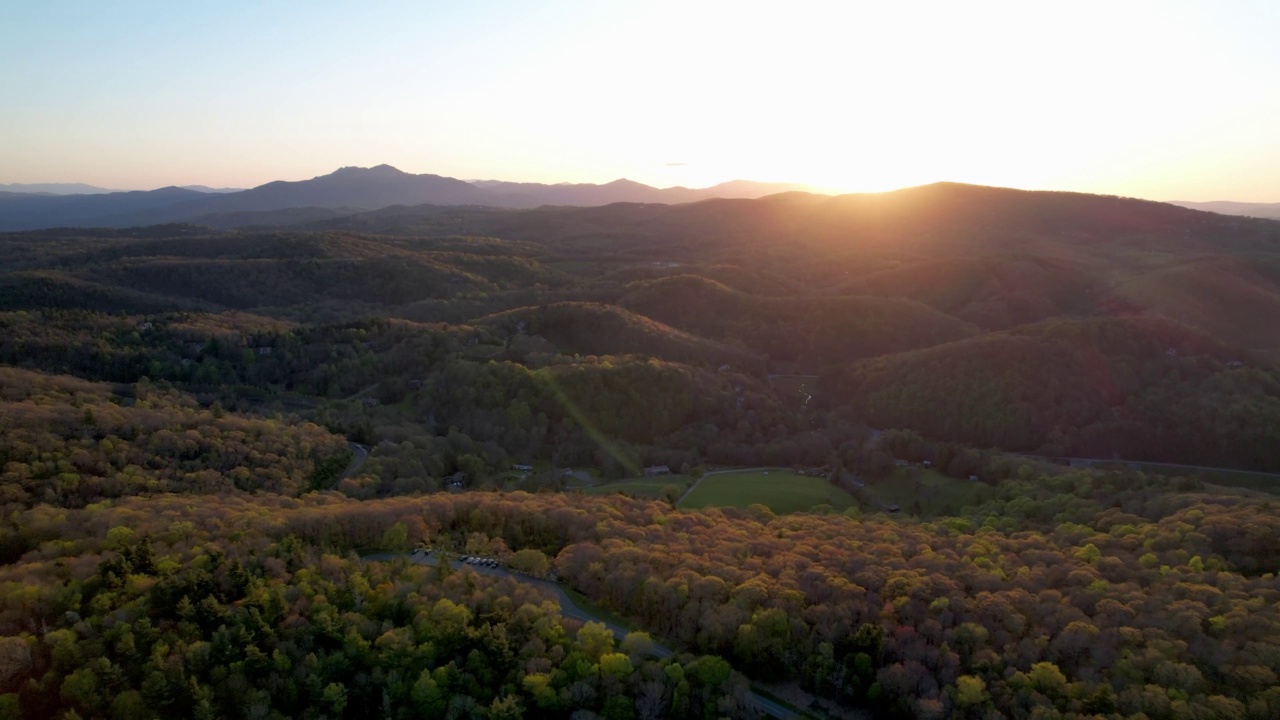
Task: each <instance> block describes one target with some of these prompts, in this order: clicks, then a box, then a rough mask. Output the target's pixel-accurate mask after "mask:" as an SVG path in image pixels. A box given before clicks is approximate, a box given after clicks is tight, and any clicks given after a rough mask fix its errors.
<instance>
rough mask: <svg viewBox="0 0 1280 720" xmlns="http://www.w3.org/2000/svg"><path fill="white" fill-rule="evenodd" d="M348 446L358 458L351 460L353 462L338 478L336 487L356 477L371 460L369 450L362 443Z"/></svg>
mask: <svg viewBox="0 0 1280 720" xmlns="http://www.w3.org/2000/svg"><path fill="white" fill-rule="evenodd" d="M347 445H350V446H351V452H353V453H355V454H356V456H355V457H353V458H351V462H350V463H349V464H348V465H347V469H346V470H343V471H342V474H341V475H339V476H338V480H337V482H335V483H334V485H337V484H338V483H340V482H342V481H343V480H345V479H347V478H349V477H351V476H352V475H355V474H356V473H357V472H359V471H360V467H361V466H362V465H364V461H365V460H367V459H369V448H367V447H365V446H364V445H361V444H360V443H353V442H349V443H347Z"/></svg>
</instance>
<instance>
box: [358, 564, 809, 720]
mask: <svg viewBox="0 0 1280 720" xmlns="http://www.w3.org/2000/svg"><path fill="white" fill-rule="evenodd" d="M398 557H403V554H402V553H386V552H384V553H373V554H372V555H366V556H365V559H366V560H376V561H382V562H385V561H388V560H394V559H396V558H398ZM408 558H409V561H410V562H413V563H417V564H419V565H436V564H438V563H439V562H440V559H439V556H438V555H437V554H436V553H430V554H427V553H418V554H416V555H409V556H408ZM449 563H450V565H452V566H453V567H454V568H463V567H465V568H469V569H470V570H471V571H473V572H477V573H480V574H481V575H492V576H494V577H504V578H511V579H512V580H515V581H517V582H522V583H525V584H528V585H534V586H536V587H540V588H542V589H543V590H546V591H547V592H549V593H551V596H552V597H554V598H555V600H556V603H558V604H559V605H560V614H561V615H563V616H565V617H571V618H574V619H576V620H582V621H583V622H598V623H603V624H604V626H605V627H607V628H609V631H610V632H612V633H613V636H614V637H615V638H617V639H618V640H622V639H623V638H624V637H626V636H627V633H628V632H630V631H629V630H627V629H626V628H624V627H622V626H620V625H615V624H614V623H611V622H609V621H608V620H605V619H604V618H601V617H597V616H595V615H592V614H591V613H589V612H587V611H586V610H583V609H582V608H581V607H579V606H578V604H577V603H575V602H574V601H573V598H572V597H570V596H569V593H567V592H565V590H564V588H563V587H562V586H561V585H559V584H558V583H554V582H551V581H550V580H540V579H538V578H534V577H530V576H528V575H517V574H515V573H512V572H509V571H508V570H506V569H504V568H501V567H496V568H495V567H486V566H483V565H467V564H465V563H463V562H462V561H460V560H456V559H454V560H450V561H449ZM652 652H653V655H654V656H655V657H657V658H660V659H665V658H669V657H671V656H672V655H674V654H675V651H674V650H672V649H671V648H669V647H667V646H665V645H662V644H660V643H658V642H654V643H653V646H652ZM748 698H749V699H750V701H751V702H752V703H753V704H755V706H756V707H757V708H759V709H760V711H761V712H763V713H765V714H766V715H770V716H772V717H775V718H780V719H781V720H794V718H796V717H798V716H797V715H796V714H795V713H793V712H791V711H790V710H788V709H787V708H785V707H783V706H782V705H779V704H778V703H776V702H774V701H772V700H770V699H769V698H767V697H765V696H763V695H761V694H759V693H757V692H755V691H754V690H753V691H752V692H751V693H750V695H748Z"/></svg>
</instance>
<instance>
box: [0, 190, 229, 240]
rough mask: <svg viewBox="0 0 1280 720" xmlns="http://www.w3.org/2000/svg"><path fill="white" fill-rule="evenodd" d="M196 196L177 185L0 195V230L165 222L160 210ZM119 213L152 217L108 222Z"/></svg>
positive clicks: (193, 192) (125, 225) (191, 191)
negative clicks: (89, 192)
mask: <svg viewBox="0 0 1280 720" xmlns="http://www.w3.org/2000/svg"><path fill="white" fill-rule="evenodd" d="M200 197H205V195H204V193H198V192H195V191H193V190H183V189H182V188H178V187H166V188H160V189H159V190H150V191H132V192H115V193H105V194H99V195H11V196H7V197H4V198H0V230H35V229H39V228H50V227H91V226H98V225H101V226H111V227H127V226H129V225H142V224H148V225H150V224H157V223H161V222H168V221H169V219H168V218H165V219H161V217H160V216H161V215H163V212H162V211H163V210H167V209H168V208H171V207H173V206H174V205H179V204H182V203H184V202H186V201H189V200H192V199H194V198H200ZM120 215H127V216H130V217H141V218H149V219H150V218H154V219H153V220H151V221H149V222H142V223H139V222H111V218H113V217H116V216H120ZM175 219H176V218H175Z"/></svg>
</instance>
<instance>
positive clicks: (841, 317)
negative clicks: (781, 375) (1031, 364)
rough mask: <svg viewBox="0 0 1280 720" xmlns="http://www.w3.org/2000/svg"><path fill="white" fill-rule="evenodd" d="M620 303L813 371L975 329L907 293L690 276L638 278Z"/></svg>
mask: <svg viewBox="0 0 1280 720" xmlns="http://www.w3.org/2000/svg"><path fill="white" fill-rule="evenodd" d="M619 303H620V304H621V305H623V306H624V307H627V308H629V309H631V310H633V311H634V312H638V313H640V314H643V315H647V316H649V317H651V318H654V319H655V320H659V321H662V322H665V323H667V324H669V325H672V326H673V327H678V328H681V329H682V330H687V331H689V332H694V333H698V334H701V335H705V336H707V337H714V338H717V339H720V340H725V341H732V342H736V343H740V344H742V345H743V346H745V347H749V348H754V349H756V350H758V351H759V352H763V353H765V354H767V355H768V356H769V357H770V359H772V360H777V361H784V362H788V363H795V364H797V365H799V366H802V367H807V368H810V369H813V370H817V369H818V368H820V367H823V366H825V365H828V364H831V363H837V362H849V361H852V360H856V359H859V358H863V357H870V356H874V355H885V354H890V353H896V352H902V351H905V350H913V349H916V348H921V347H929V346H931V345H937V344H939V343H944V342H950V341H952V340H958V339H961V338H965V337H968V336H970V335H972V334H974V332H975V329H974V328H973V326H971V325H969V324H968V323H965V322H963V321H960V320H957V319H955V318H953V317H949V316H947V315H944V314H942V313H940V312H937V311H936V310H932V309H930V308H928V307H926V306H924V305H921V304H920V303H917V302H914V301H910V300H901V299H886V298H875V297H760V296H756V295H748V294H746V293H742V292H738V291H735V290H731V289H729V288H727V287H725V286H724V285H721V284H719V283H717V282H715V281H712V280H707V279H705V278H702V277H698V276H693V275H681V276H676V277H669V278H664V279H661V280H653V281H648V282H640V283H633V284H632V285H629V286H628V288H627V293H626V294H625V295H623V296H622V298H621V299H620V300H619Z"/></svg>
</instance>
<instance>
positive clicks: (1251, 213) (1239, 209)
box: [1170, 200, 1280, 220]
mask: <svg viewBox="0 0 1280 720" xmlns="http://www.w3.org/2000/svg"><path fill="white" fill-rule="evenodd" d="M1170 204H1171V205H1181V206H1182V207H1185V208H1191V209H1192V210H1206V211H1208V212H1216V213H1222V214H1223V215H1244V216H1246V217H1259V218H1270V219H1272V220H1280V203H1246V202H1232V201H1230V200H1217V201H1214V202H1185V201H1181V200H1179V201H1176V202H1173V203H1170Z"/></svg>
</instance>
